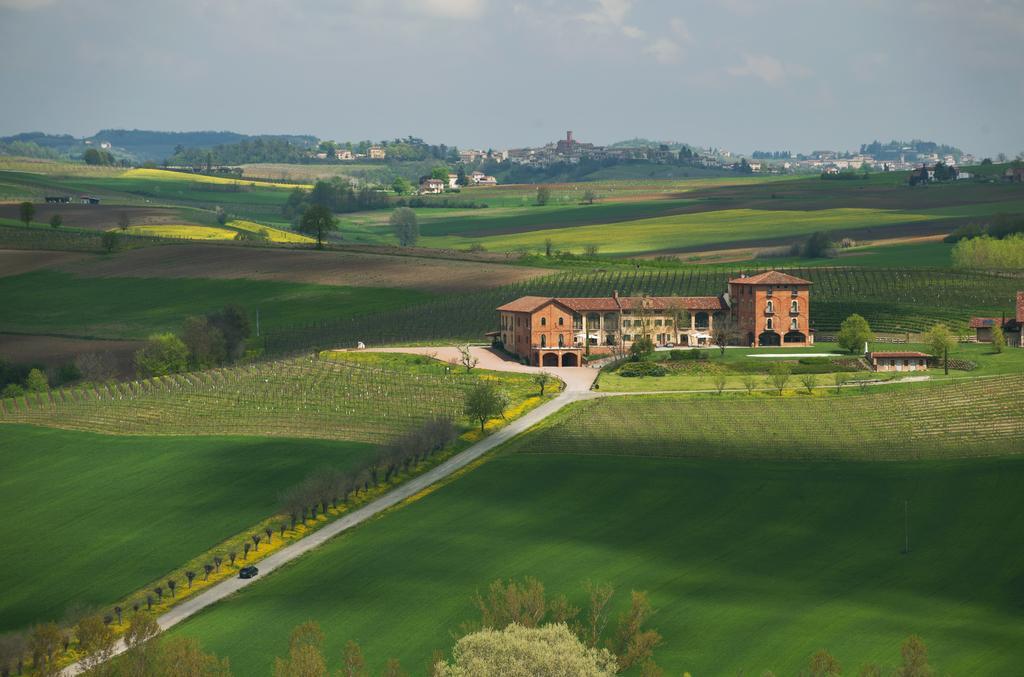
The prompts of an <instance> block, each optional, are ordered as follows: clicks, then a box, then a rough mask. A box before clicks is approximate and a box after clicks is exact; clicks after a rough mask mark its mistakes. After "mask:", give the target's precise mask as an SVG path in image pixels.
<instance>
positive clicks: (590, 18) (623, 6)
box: [579, 0, 633, 27]
mask: <svg viewBox="0 0 1024 677" xmlns="http://www.w3.org/2000/svg"><path fill="white" fill-rule="evenodd" d="M595 4H596V7H594V8H593V9H592V10H590V11H589V12H583V13H582V14H580V15H579V18H580V19H582V20H583V21H586V22H587V23H591V24H595V25H598V26H613V27H614V26H621V25H622V24H623V22H624V21H625V20H626V15H627V14H629V10H630V9H632V7H633V0H595Z"/></svg>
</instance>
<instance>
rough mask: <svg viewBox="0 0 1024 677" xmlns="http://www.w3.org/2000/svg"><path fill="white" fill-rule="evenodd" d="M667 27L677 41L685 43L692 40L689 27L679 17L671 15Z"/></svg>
mask: <svg viewBox="0 0 1024 677" xmlns="http://www.w3.org/2000/svg"><path fill="white" fill-rule="evenodd" d="M668 27H669V28H670V29H671V30H672V35H674V36H675V37H676V39H677V40H678V41H679V42H682V43H684V44H686V43H690V42H692V41H693V36H691V35H690V28H689V27H688V26H687V25H686V22H685V21H683V20H682V19H680V18H679V17H677V16H674V17H672V19H671V20H669V22H668Z"/></svg>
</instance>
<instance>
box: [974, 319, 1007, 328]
mask: <svg viewBox="0 0 1024 677" xmlns="http://www.w3.org/2000/svg"><path fill="white" fill-rule="evenodd" d="M1000 322H1001V320H1000V318H998V317H972V318H971V322H970V327H971V329H983V328H985V327H994V326H996V325H997V324H1000Z"/></svg>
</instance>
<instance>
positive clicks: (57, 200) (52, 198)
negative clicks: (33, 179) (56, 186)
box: [46, 195, 71, 205]
mask: <svg viewBox="0 0 1024 677" xmlns="http://www.w3.org/2000/svg"><path fill="white" fill-rule="evenodd" d="M70 203H71V196H69V195H47V196H46V204H56V205H66V204H70Z"/></svg>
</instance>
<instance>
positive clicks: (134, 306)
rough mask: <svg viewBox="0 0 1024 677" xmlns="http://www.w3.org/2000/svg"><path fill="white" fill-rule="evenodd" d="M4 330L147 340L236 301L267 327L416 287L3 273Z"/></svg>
mask: <svg viewBox="0 0 1024 677" xmlns="http://www.w3.org/2000/svg"><path fill="white" fill-rule="evenodd" d="M0 297H2V298H3V299H4V312H3V315H2V316H0V331H7V332H18V333H28V334H48V333H49V334H68V335H75V336H91V337H100V338H145V337H146V336H148V335H149V334H151V333H153V332H158V331H176V330H178V329H179V328H180V327H181V322H182V320H184V319H185V317H186V316H187V315H192V314H200V313H205V312H209V311H212V310H216V309H218V308H221V307H223V306H224V305H225V304H228V303H236V304H238V305H240V306H242V307H243V308H245V309H246V311H248V313H249V315H250V319H251V320H253V321H255V313H256V310H257V309H259V311H260V324H261V327H262V329H264V330H267V329H273V328H274V327H286V326H290V325H293V324H302V323H306V322H312V321H315V320H319V319H322V318H325V317H330V318H335V317H350V316H352V315H357V314H359V313H366V312H369V311H377V310H381V309H387V308H397V307H400V306H404V305H408V304H413V303H417V302H421V301H424V300H426V299H428V298H430V295H428V294H426V293H423V292H418V291H415V290H410V289H377V288H372V287H336V286H324V285H314V284H299V283H292V282H278V281H270V280H214V279H201V278H191V279H190V278H175V279H168V278H88V277H77V276H74V275H71V274H68V273H61V272H55V271H36V272H32V273H26V274H23V275H15V276H12V277H2V278H0Z"/></svg>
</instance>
